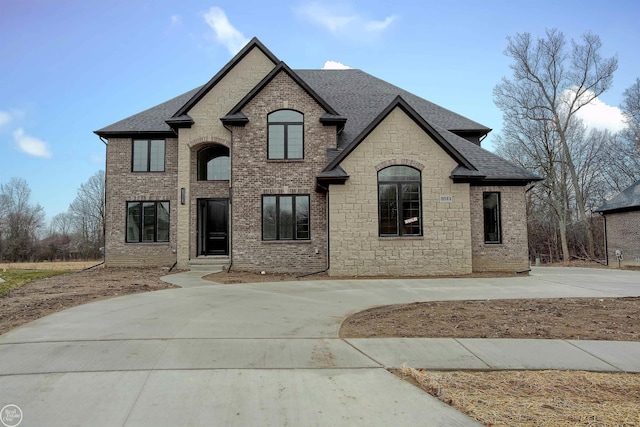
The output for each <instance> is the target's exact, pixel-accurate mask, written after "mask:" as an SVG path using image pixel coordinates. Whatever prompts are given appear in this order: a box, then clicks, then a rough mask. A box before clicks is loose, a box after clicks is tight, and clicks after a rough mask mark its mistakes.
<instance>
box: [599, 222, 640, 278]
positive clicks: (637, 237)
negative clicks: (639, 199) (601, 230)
mask: <svg viewBox="0 0 640 427" xmlns="http://www.w3.org/2000/svg"><path fill="white" fill-rule="evenodd" d="M606 220H607V256H608V259H609V266H610V267H618V259H617V258H616V249H620V250H621V251H622V257H623V260H622V261H621V262H620V265H640V210H637V211H629V212H619V213H612V214H607V215H606Z"/></svg>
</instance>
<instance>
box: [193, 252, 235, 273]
mask: <svg viewBox="0 0 640 427" xmlns="http://www.w3.org/2000/svg"><path fill="white" fill-rule="evenodd" d="M230 263H231V260H230V259H229V257H228V256H200V257H197V258H193V259H191V260H189V269H190V270H191V271H202V272H209V273H217V272H219V271H222V270H224V269H225V268H227V267H228V266H229V264H230Z"/></svg>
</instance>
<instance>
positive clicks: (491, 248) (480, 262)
mask: <svg viewBox="0 0 640 427" xmlns="http://www.w3.org/2000/svg"><path fill="white" fill-rule="evenodd" d="M485 191H495V192H499V193H500V213H501V215H500V216H501V225H502V243H499V244H496V243H484V211H483V202H482V193H483V192H485ZM524 191H525V189H524V187H520V186H479V187H471V242H472V253H473V271H474V272H483V271H512V272H513V271H523V270H527V269H528V268H529V257H528V253H529V249H528V239H527V211H526V202H525V194H524Z"/></svg>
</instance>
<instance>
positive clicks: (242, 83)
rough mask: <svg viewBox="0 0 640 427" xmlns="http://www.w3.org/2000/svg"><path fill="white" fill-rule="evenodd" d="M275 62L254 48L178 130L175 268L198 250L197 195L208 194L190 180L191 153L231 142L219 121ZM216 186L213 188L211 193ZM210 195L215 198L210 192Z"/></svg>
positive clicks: (204, 98)
mask: <svg viewBox="0 0 640 427" xmlns="http://www.w3.org/2000/svg"><path fill="white" fill-rule="evenodd" d="M274 67H275V64H274V63H273V62H271V60H270V59H269V58H268V57H267V56H266V55H265V54H264V53H262V51H261V50H260V49H258V48H253V49H252V50H251V51H250V52H249V53H247V55H246V56H245V57H244V58H242V60H241V61H239V62H238V63H237V64H236V65H235V66H234V67H233V68H232V69H231V70H229V72H228V73H227V75H226V76H224V77H223V78H222V79H221V80H220V81H219V82H218V83H217V84H216V85H215V86H214V87H213V88H212V89H211V90H210V91H209V92H208V93H207V94H206V95H205V96H204V97H203V98H202V99H201V100H200V101H199V102H198V103H197V104H196V105H194V106H193V107H192V108H191V110H189V112H188V114H189V116H191V118H192V119H193V120H194V124H193V126H192V127H191V128H184V129H180V131H179V151H178V164H179V169H178V181H177V188H178V191H179V189H180V188H185V190H186V192H187V195H186V196H187V200H188V201H189V202H188V203H186V204H185V205H180V206H178V268H184V269H186V268H188V263H189V259H190V258H192V257H194V256H195V254H196V251H197V246H194V245H195V242H196V233H197V228H196V227H195V225H196V223H195V220H194V218H195V217H196V215H197V214H196V213H195V212H194V210H195V206H196V199H197V198H206V197H209V196H208V195H207V193H206V186H203V185H201V184H196V185H194V186H193V188H192V185H193V181H192V176H193V175H192V167H191V166H192V160H193V152H194V151H196V150H197V148H198V146H199V145H200V144H203V143H216V144H222V145H225V146H227V147H229V146H230V145H231V133H230V132H229V130H227V129H226V128H225V127H224V126H223V125H222V122H220V118H221V117H223V116H224V115H225V114H227V113H228V112H229V111H230V110H231V109H232V108H233V107H234V106H235V105H236V104H237V103H238V102H239V101H240V100H241V99H242V98H243V97H244V96H245V95H246V94H247V93H248V92H250V91H251V89H253V88H254V87H255V86H256V85H257V84H258V83H259V82H260V81H261V80H262V79H263V78H264V77H265V76H266V75H267V74H268V73H269V72H270V71H271V70H272V69H273V68H274ZM217 190H218V189H213V188H212V191H213V192H212V193H211V194H216V193H215V191H217ZM211 197H216V196H215V195H212V196H211Z"/></svg>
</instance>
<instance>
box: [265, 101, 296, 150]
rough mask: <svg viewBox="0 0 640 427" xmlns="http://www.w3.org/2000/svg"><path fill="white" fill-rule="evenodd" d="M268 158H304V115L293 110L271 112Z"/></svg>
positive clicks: (269, 118)
mask: <svg viewBox="0 0 640 427" xmlns="http://www.w3.org/2000/svg"><path fill="white" fill-rule="evenodd" d="M267 121H268V124H269V135H268V138H269V141H268V144H267V145H268V158H269V159H303V158H304V137H303V135H304V116H303V115H302V113H299V112H297V111H293V110H279V111H274V112H273V113H271V114H269V116H268V118H267Z"/></svg>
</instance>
